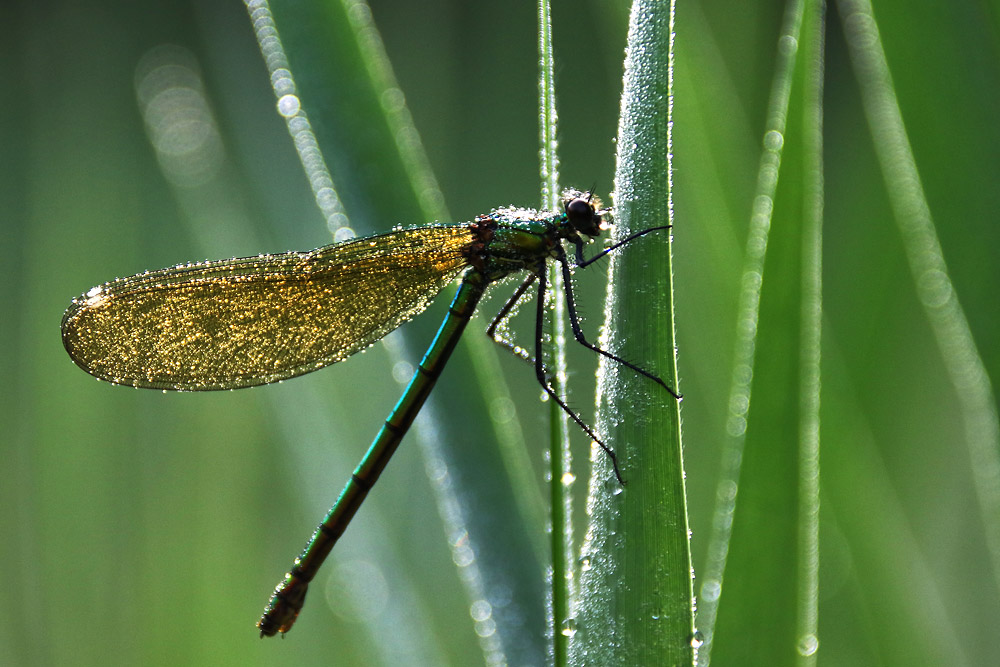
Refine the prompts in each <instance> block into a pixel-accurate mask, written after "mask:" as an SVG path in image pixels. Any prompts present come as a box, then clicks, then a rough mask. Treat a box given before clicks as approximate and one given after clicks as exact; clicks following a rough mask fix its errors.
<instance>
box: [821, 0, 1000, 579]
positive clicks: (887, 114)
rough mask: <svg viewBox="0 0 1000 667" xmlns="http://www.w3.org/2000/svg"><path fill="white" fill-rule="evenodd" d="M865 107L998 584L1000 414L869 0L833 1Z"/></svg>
mask: <svg viewBox="0 0 1000 667" xmlns="http://www.w3.org/2000/svg"><path fill="white" fill-rule="evenodd" d="M838 5H839V8H840V13H841V15H842V16H843V17H844V32H845V34H846V35H847V42H848V46H849V47H850V53H851V58H852V60H853V63H854V67H855V70H856V71H857V72H858V81H859V83H860V85H861V97H862V101H863V103H864V108H865V115H866V117H867V119H868V124H869V127H870V128H871V132H872V136H873V138H874V142H875V150H876V153H877V155H878V159H879V164H880V167H881V170H882V177H883V178H884V179H885V183H886V187H887V189H888V192H889V195H890V203H891V205H892V210H893V213H894V217H895V221H896V224H897V226H898V227H899V231H900V234H901V236H902V239H903V246H904V249H905V250H906V257H907V260H908V262H909V266H910V272H911V273H912V275H913V280H914V283H915V284H916V288H917V296H918V298H919V299H920V304H921V306H923V309H924V311H925V313H926V315H927V319H928V320H929V321H930V323H931V328H932V330H933V332H934V336H935V339H936V342H937V346H938V348H939V350H940V354H941V357H942V359H943V360H944V364H945V368H946V369H947V372H948V378H949V380H950V382H951V384H952V387H953V388H954V390H955V394H956V396H957V398H958V402H959V409H960V411H961V416H962V422H963V426H964V431H965V434H964V438H963V440H964V442H965V447H966V448H967V449H968V452H969V458H970V460H971V462H972V470H973V480H974V482H975V488H976V497H977V500H978V504H979V516H980V521H981V522H982V525H983V529H984V532H985V536H986V543H987V548H988V550H989V555H990V559H991V561H992V566H993V581H992V585H993V587H994V589H995V590H997V591H1000V417H998V413H997V398H996V395H995V393H994V391H993V386H992V384H991V382H990V377H989V374H988V373H987V369H986V365H985V364H984V362H983V357H982V355H981V354H980V352H979V349H978V348H977V346H976V342H975V340H974V339H973V337H972V331H971V329H970V327H969V322H968V319H967V317H966V315H965V311H964V309H963V308H962V305H961V303H960V302H959V300H958V295H957V293H956V291H955V287H954V285H953V283H952V278H951V274H950V271H949V270H948V266H947V264H946V263H945V259H944V252H943V250H942V248H941V242H940V240H939V238H938V233H937V230H936V228H935V223H934V220H933V218H932V216H931V210H930V205H929V203H928V201H927V195H926V193H925V192H924V188H923V185H922V184H921V177H920V170H919V169H918V167H917V160H916V158H915V156H914V154H913V148H912V146H911V145H910V139H909V136H908V134H907V130H906V127H905V125H904V123H903V118H902V115H901V113H900V109H899V102H898V100H897V99H896V94H895V87H894V85H893V81H892V76H891V74H890V72H889V66H888V63H887V62H886V55H885V52H884V51H883V49H882V43H881V39H880V36H879V30H878V23H877V22H876V20H875V17H874V15H873V14H872V7H871V3H870V2H867V1H866V0H844V1H841V2H839V3H838Z"/></svg>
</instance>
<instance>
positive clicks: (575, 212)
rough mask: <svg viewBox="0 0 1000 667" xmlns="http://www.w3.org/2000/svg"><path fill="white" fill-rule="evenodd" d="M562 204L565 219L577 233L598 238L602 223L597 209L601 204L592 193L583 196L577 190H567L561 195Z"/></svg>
mask: <svg viewBox="0 0 1000 667" xmlns="http://www.w3.org/2000/svg"><path fill="white" fill-rule="evenodd" d="M563 202H564V203H563V205H564V207H565V209H566V219H567V220H568V221H569V224H570V225H571V226H572V227H573V229H574V230H575V231H576V232H577V233H579V234H586V235H587V236H590V237H592V238H593V237H595V236H600V234H601V230H602V229H603V226H602V225H603V222H602V220H601V214H600V213H598V211H597V208H598V207H599V206H600V204H601V202H600V200H599V199H597V198H596V197H594V195H593V193H588V194H584V193H582V192H580V191H578V190H567V191H566V192H564V193H563Z"/></svg>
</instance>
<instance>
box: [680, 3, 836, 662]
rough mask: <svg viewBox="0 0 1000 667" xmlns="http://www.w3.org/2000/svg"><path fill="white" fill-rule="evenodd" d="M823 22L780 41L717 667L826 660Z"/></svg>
mask: <svg viewBox="0 0 1000 667" xmlns="http://www.w3.org/2000/svg"><path fill="white" fill-rule="evenodd" d="M807 17H808V21H807ZM804 23H806V25H807V26H811V28H812V29H811V30H810V29H808V28H806V29H805V30H804V29H803V24H804ZM822 26H823V18H822V7H821V5H820V4H819V3H791V4H789V6H788V9H787V13H786V17H785V25H784V28H783V31H782V35H781V37H780V38H779V42H778V54H779V55H778V62H777V65H776V69H775V77H774V82H773V85H772V94H771V99H770V102H769V111H768V117H767V124H766V130H765V135H764V152H763V154H762V156H761V162H760V167H759V170H758V185H757V193H756V197H755V199H754V210H753V213H752V215H751V223H750V235H749V238H748V242H747V253H746V260H745V263H744V269H743V295H742V298H741V304H740V313H741V315H740V316H739V318H738V321H739V322H740V323H741V329H740V331H739V332H738V341H739V342H738V343H737V348H736V352H735V355H734V371H733V383H732V388H731V390H730V399H729V405H730V406H731V410H732V412H731V414H730V416H729V423H728V431H729V440H728V441H727V445H726V450H725V451H724V453H723V461H724V470H723V473H722V475H721V478H720V486H719V490H718V491H717V494H716V496H717V499H718V500H717V506H716V514H715V517H714V518H713V532H712V534H711V541H710V544H709V562H708V565H707V567H706V569H705V572H704V580H703V582H702V585H701V591H702V594H701V600H702V601H701V604H700V608H699V621H698V622H699V628H700V629H701V631H702V632H703V633H704V635H705V637H706V639H707V642H706V646H705V647H704V649H703V652H702V655H700V656H699V660H700V663H701V664H706V665H707V664H709V662H710V661H711V659H712V658H713V657H714V658H715V659H716V660H718V661H719V662H721V663H722V664H727V663H729V662H731V661H733V660H749V661H751V662H759V661H762V660H763V661H766V662H769V663H772V664H773V663H775V662H777V663H780V664H791V663H794V662H796V660H799V659H801V660H804V661H810V660H813V659H814V657H813V656H814V654H815V644H816V639H815V634H816V626H817V596H816V583H817V579H816V577H817V576H818V570H817V567H818V565H817V557H818V521H819V514H818V501H819V497H818V482H819V478H818V475H819V458H818V454H819V450H818V446H819V338H820V336H819V333H820V321H821V312H822V306H821V299H820V266H821V264H820V251H819V249H820V247H821V246H820V230H821V224H820V220H821V216H822V172H821V165H822V152H821V137H820V133H821V127H822V125H821V122H820V119H821V116H822V114H821V111H820V104H821V99H822V94H821V91H822V86H821V81H822ZM786 174H791V177H790V178H786V177H785V175H786ZM792 351H798V353H797V354H796V353H793V352H792ZM758 360H766V363H758ZM751 396H752V397H753V400H751ZM789 397H798V400H797V401H790V400H789ZM765 471H766V472H765ZM790 544H795V545H797V546H796V548H794V549H788V548H787V547H786V545H790ZM730 595H733V597H732V598H730V597H729V596H730ZM765 597H766V598H767V600H768V603H767V604H766V605H762V604H761V600H763V599H764V598H765ZM800 647H801V648H800Z"/></svg>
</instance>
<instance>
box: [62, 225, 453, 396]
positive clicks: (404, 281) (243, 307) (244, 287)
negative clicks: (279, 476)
mask: <svg viewBox="0 0 1000 667" xmlns="http://www.w3.org/2000/svg"><path fill="white" fill-rule="evenodd" d="M471 242H472V235H471V233H470V231H469V227H468V226H467V225H428V226H424V227H414V228H410V229H402V230H397V231H393V232H389V233H387V234H380V235H378V236H370V237H367V238H362V239H352V240H350V241H345V242H343V243H337V244H334V245H329V246H324V247H322V248H318V249H317V250H313V251H312V252H304V253H296V252H290V253H283V254H278V255H260V256H258V257H247V258H242V259H229V260H220V261H213V262H204V263H200V264H189V265H181V266H176V267H173V268H169V269H162V270H160V271H153V272H148V273H143V274H139V275H136V276H133V277H131V278H123V279H119V280H115V281H113V282H110V283H106V284H104V285H101V286H99V287H95V288H94V289H92V290H90V291H89V292H87V293H86V294H84V295H82V296H80V297H79V298H77V299H75V300H74V301H73V303H72V305H71V306H70V307H69V309H68V310H67V311H66V314H65V315H64V316H63V322H62V336H63V344H64V345H65V347H66V350H67V351H68V352H69V354H70V356H71V357H72V358H73V360H74V361H75V362H76V363H77V364H78V365H79V366H80V367H81V368H83V369H84V370H86V371H87V372H88V373H90V374H92V375H95V376H97V377H99V378H101V379H103V380H108V381H109V382H114V383H116V384H125V385H131V386H134V387H148V388H154V389H180V390H190V391H203V390H214V389H236V388H239V387H250V386H254V385H261V384H268V383H270V382H277V381H278V380H284V379H286V378H291V377H295V376H296V375H302V374H303V373H308V372H310V371H314V370H316V369H318V368H322V367H323V366H327V365H329V364H332V363H335V362H337V361H341V360H342V359H345V358H347V357H348V356H350V355H352V354H354V353H355V352H357V351H359V350H362V349H364V348H366V347H368V346H370V345H371V344H372V343H374V342H375V341H377V340H379V339H380V338H382V337H383V336H385V335H386V334H387V333H389V332H390V331H392V330H393V329H395V328H396V327H398V326H399V325H400V324H402V323H403V322H406V321H407V320H409V319H410V318H412V317H414V316H415V315H417V314H418V313H420V312H421V311H423V310H424V309H425V308H426V307H427V306H428V304H430V302H431V301H432V300H433V299H434V297H435V296H436V295H437V294H438V292H440V291H441V289H442V288H443V287H444V286H445V285H447V284H448V283H449V282H451V281H452V280H453V279H454V278H455V276H456V275H457V274H458V273H459V272H460V271H461V270H462V269H463V268H464V267H466V266H467V265H468V262H467V260H466V258H465V256H464V255H463V250H465V249H466V248H467V247H468V245H469V244H470V243H471Z"/></svg>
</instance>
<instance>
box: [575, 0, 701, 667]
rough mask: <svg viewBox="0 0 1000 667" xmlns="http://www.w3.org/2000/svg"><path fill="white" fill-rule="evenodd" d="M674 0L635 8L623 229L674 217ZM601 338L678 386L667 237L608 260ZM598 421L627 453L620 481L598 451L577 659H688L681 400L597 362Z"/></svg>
mask: <svg viewBox="0 0 1000 667" xmlns="http://www.w3.org/2000/svg"><path fill="white" fill-rule="evenodd" d="M672 47H673V6H672V4H670V5H668V4H666V3H646V2H637V3H635V4H634V5H633V7H632V15H631V18H630V24H629V38H628V47H627V51H626V54H627V55H626V63H625V87H624V92H623V96H622V106H621V119H620V126H619V137H618V150H619V153H618V169H617V174H616V196H615V207H616V211H615V213H616V222H617V224H618V225H619V226H620V230H619V231H618V233H619V234H626V233H628V232H629V231H637V230H639V229H644V228H648V227H652V226H656V225H662V224H665V223H667V222H668V221H670V220H671V219H672V216H671V212H672V207H671V199H670V197H671V187H670V184H671V172H670V156H671V146H670V108H671V95H672V88H671V77H672V65H673V62H672V53H673V49H672ZM611 263H612V264H611V265H612V269H611V271H612V272H611V279H610V280H609V287H608V294H609V306H608V310H607V315H608V318H609V319H608V324H607V327H608V328H607V330H606V335H605V336H603V337H602V341H601V346H602V347H604V348H605V349H608V350H610V351H612V352H613V353H615V354H619V355H623V356H624V357H626V358H635V357H636V355H640V354H641V355H643V356H644V358H647V359H654V360H656V362H657V363H656V366H655V367H654V368H653V370H654V371H655V372H657V373H659V374H660V375H661V376H662V377H663V378H664V379H665V380H666V381H667V382H668V384H671V385H672V386H673V387H677V373H676V365H675V361H674V321H673V302H672V287H673V285H672V269H671V250H670V235H669V234H666V233H664V234H658V235H655V238H654V237H650V238H648V239H644V240H643V241H641V242H638V243H635V244H632V245H629V246H627V247H626V248H625V249H623V251H622V252H621V253H620V254H616V255H614V256H613V257H612V259H611ZM601 369H602V370H601V375H600V377H599V380H598V398H599V403H600V416H599V421H598V431H599V432H600V433H602V434H604V435H605V436H607V437H608V444H609V445H610V446H611V447H612V448H614V449H615V451H616V452H617V454H618V457H619V460H620V461H621V463H622V473H623V475H624V477H625V479H626V481H627V484H626V486H625V487H624V489H622V488H621V487H619V485H618V483H617V482H616V481H615V479H614V475H613V473H612V470H611V466H610V464H609V462H608V460H607V457H606V456H605V455H604V453H603V452H602V451H600V450H599V449H597V448H594V449H593V463H594V475H593V478H592V480H591V484H590V500H589V514H590V526H589V528H588V533H587V540H586V544H585V546H584V549H583V556H582V560H583V562H584V566H583V572H582V575H581V601H580V611H579V615H578V618H577V623H576V627H575V630H576V633H575V635H574V637H573V644H572V647H571V649H572V659H573V661H574V662H573V664H607V665H611V664H627V665H653V664H660V665H662V664H671V665H681V664H691V663H692V661H693V655H694V649H693V646H692V643H693V640H694V636H693V633H694V619H693V616H694V610H693V606H692V604H693V596H692V583H691V558H690V550H689V538H688V523H687V504H686V499H685V492H684V471H683V458H682V454H681V439H680V407H679V404H678V402H677V401H675V400H674V399H673V398H672V397H670V396H669V395H668V394H666V392H664V391H663V390H662V389H660V388H658V387H656V386H655V385H653V384H652V383H650V382H649V381H648V380H647V379H645V378H642V377H635V375H634V374H633V373H631V372H629V371H628V370H626V369H622V368H618V367H613V366H612V365H610V364H606V363H603V360H602V364H601Z"/></svg>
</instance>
